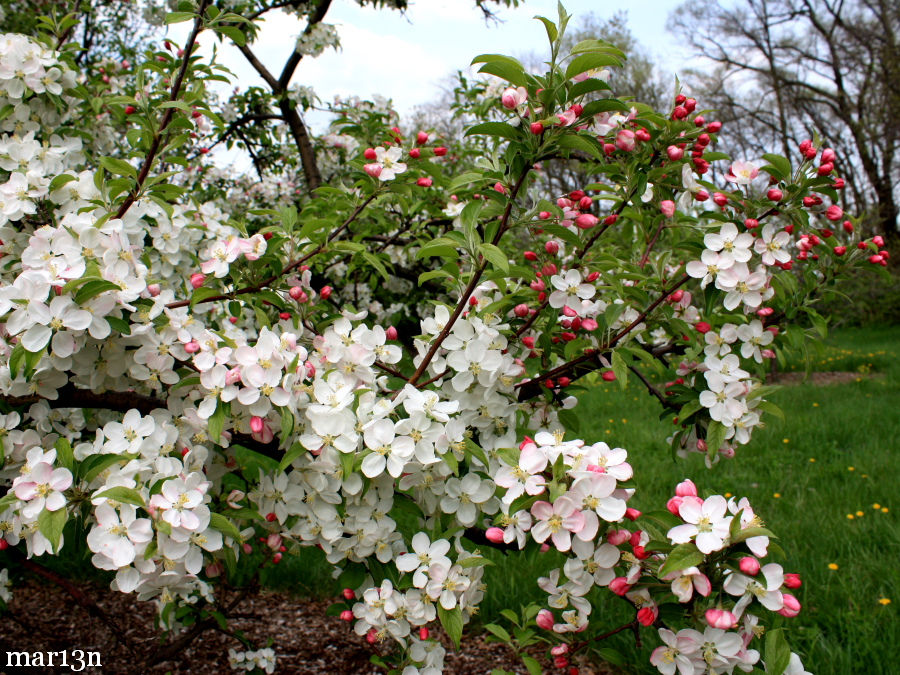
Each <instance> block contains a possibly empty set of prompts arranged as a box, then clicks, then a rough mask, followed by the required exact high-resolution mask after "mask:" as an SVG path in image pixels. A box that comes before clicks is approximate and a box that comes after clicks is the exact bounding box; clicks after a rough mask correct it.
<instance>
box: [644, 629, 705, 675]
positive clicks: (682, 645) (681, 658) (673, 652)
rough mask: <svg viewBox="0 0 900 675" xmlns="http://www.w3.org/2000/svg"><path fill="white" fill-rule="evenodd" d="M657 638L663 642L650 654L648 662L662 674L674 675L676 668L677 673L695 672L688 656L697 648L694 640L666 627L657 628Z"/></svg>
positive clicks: (690, 674)
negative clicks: (677, 634) (678, 634)
mask: <svg viewBox="0 0 900 675" xmlns="http://www.w3.org/2000/svg"><path fill="white" fill-rule="evenodd" d="M659 638H660V640H662V641H663V644H662V645H660V646H659V647H657V648H656V649H654V650H653V653H652V654H650V663H652V664H653V665H654V666H656V668H657V669H658V670H659V672H660V673H662V675H675V671H676V670H677V671H678V673H679V675H694V674H695V673H696V672H697V671H695V670H694V664H693V663H692V661H691V658H690V657H691V655H692V654H694V653H695V652H696V651H697V649H698V645H697V643H696V641H694V640H690V639H687V638H685V637H678V636H676V635H675V633H673V632H672V631H670V630H669V629H668V628H660V629H659Z"/></svg>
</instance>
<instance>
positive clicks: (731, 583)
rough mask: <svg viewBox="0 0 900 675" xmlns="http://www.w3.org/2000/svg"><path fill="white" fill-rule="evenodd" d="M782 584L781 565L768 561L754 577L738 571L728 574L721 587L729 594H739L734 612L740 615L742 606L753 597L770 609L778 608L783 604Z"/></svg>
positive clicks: (747, 603)
mask: <svg viewBox="0 0 900 675" xmlns="http://www.w3.org/2000/svg"><path fill="white" fill-rule="evenodd" d="M782 584H784V570H783V569H782V567H781V565H779V564H777V563H769V564H768V565H763V566H762V567H761V568H760V570H759V574H757V575H756V576H755V577H748V576H746V575H744V574H740V573H738V572H734V573H732V574H730V575H728V577H727V578H726V579H725V583H724V584H723V585H722V587H723V588H724V589H725V592H726V593H728V594H729V595H739V596H741V598H740V599H739V600H738V602H737V604H736V605H735V614H737V615H738V616H740V614H741V613H742V612H743V610H744V608H745V607H747V605H749V604H750V602H752V601H753V600H754V599H756V600H757V601H758V602H759V603H760V604H761V605H762V606H763V607H765V608H766V609H768V610H770V611H773V612H777V611H778V610H780V609H781V608H782V607H783V606H784V598H783V597H782V592H781V586H782Z"/></svg>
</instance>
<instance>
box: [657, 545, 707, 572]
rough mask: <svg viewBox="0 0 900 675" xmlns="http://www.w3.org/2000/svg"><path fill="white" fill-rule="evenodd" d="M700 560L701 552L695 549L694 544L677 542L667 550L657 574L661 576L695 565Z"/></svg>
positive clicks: (701, 557)
mask: <svg viewBox="0 0 900 675" xmlns="http://www.w3.org/2000/svg"><path fill="white" fill-rule="evenodd" d="M702 562H703V554H702V553H700V551H699V550H698V549H697V546H696V544H691V543H689V544H679V545H678V546H676V547H675V548H673V549H672V550H671V551H670V552H669V555H668V556H667V557H666V562H664V563H663V564H662V567H660V568H659V572H658V573H657V576H658V577H659V578H663V577H665V576H666V575H667V574H670V573H672V572H680V571H681V570H684V569H687V568H688V567H695V566H697V565H699V564H700V563H702Z"/></svg>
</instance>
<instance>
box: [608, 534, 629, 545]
mask: <svg viewBox="0 0 900 675" xmlns="http://www.w3.org/2000/svg"><path fill="white" fill-rule="evenodd" d="M629 539H631V532H629V531H628V530H611V531H609V532H607V533H606V541H608V542H609V543H610V544H612V545H613V546H620V545H621V544H624V543H625V542H626V541H628V540H629Z"/></svg>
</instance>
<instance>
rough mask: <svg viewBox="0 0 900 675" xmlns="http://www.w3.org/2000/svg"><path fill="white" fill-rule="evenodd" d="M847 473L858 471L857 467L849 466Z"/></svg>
mask: <svg viewBox="0 0 900 675" xmlns="http://www.w3.org/2000/svg"><path fill="white" fill-rule="evenodd" d="M847 471H856V467H855V466H848V467H847Z"/></svg>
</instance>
